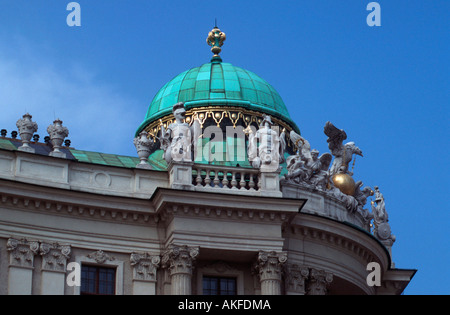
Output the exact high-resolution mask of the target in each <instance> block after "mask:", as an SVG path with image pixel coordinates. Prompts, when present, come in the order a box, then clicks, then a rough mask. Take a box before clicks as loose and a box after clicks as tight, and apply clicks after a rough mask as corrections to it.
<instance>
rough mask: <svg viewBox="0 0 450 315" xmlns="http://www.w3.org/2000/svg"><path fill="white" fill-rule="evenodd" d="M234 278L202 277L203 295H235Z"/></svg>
mask: <svg viewBox="0 0 450 315" xmlns="http://www.w3.org/2000/svg"><path fill="white" fill-rule="evenodd" d="M236 293H237V292H236V278H224V277H209V276H204V277H203V295H236Z"/></svg>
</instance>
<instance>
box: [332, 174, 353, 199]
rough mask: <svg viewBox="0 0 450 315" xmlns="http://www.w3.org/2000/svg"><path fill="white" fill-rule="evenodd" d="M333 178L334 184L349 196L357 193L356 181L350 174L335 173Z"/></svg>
mask: <svg viewBox="0 0 450 315" xmlns="http://www.w3.org/2000/svg"><path fill="white" fill-rule="evenodd" d="M331 180H332V181H333V184H334V186H336V187H337V188H339V190H340V191H341V192H342V193H344V194H346V195H349V196H353V195H354V193H355V181H354V180H353V178H352V177H351V176H350V175H348V174H343V173H340V174H335V175H334V176H333V177H332V178H331Z"/></svg>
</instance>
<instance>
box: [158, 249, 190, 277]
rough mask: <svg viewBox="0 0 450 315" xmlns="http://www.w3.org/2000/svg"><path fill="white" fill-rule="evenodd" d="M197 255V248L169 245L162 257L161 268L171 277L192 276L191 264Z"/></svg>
mask: <svg viewBox="0 0 450 315" xmlns="http://www.w3.org/2000/svg"><path fill="white" fill-rule="evenodd" d="M198 254H199V248H198V247H190V246H186V245H185V246H178V245H171V246H170V247H169V249H167V250H166V251H165V252H164V254H163V255H162V267H163V268H167V269H168V270H169V271H170V274H171V275H174V274H178V273H185V274H190V275H192V271H193V264H194V262H195V260H196V258H197V256H198Z"/></svg>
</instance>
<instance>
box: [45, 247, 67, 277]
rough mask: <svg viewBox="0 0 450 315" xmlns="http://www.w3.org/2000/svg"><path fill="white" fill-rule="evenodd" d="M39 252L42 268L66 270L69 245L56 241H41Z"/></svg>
mask: <svg viewBox="0 0 450 315" xmlns="http://www.w3.org/2000/svg"><path fill="white" fill-rule="evenodd" d="M39 249H40V250H39V253H40V255H41V256H42V270H47V271H59V272H65V271H66V263H67V260H68V259H69V257H70V252H71V248H70V246H69V245H60V244H58V243H41V246H40V248H39Z"/></svg>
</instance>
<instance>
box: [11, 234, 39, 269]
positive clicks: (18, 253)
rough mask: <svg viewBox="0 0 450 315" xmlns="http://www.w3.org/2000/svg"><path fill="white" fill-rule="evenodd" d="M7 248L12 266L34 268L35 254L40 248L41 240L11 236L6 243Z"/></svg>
mask: <svg viewBox="0 0 450 315" xmlns="http://www.w3.org/2000/svg"><path fill="white" fill-rule="evenodd" d="M6 250H7V251H8V252H9V254H10V259H9V265H10V266H17V267H27V268H33V262H34V256H35V255H37V253H38V250H39V242H37V241H27V240H26V239H21V240H17V239H15V238H10V239H8V242H7V243H6Z"/></svg>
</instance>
